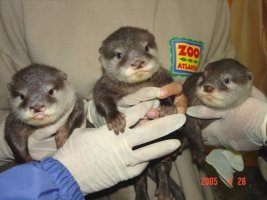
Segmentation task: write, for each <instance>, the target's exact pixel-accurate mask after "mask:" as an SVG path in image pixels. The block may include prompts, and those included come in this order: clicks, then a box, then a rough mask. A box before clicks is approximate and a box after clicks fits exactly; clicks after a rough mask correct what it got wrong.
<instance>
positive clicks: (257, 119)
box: [187, 97, 267, 187]
mask: <svg viewBox="0 0 267 200" xmlns="http://www.w3.org/2000/svg"><path fill="white" fill-rule="evenodd" d="M187 114H188V115H190V116H193V117H197V118H202V119H217V120H216V121H214V122H212V123H211V124H210V125H209V126H208V127H207V128H205V129H204V130H203V131H202V137H203V140H204V143H205V144H207V145H211V146H216V147H218V146H224V147H227V148H229V150H223V149H216V150H212V151H211V152H210V154H209V155H208V156H207V157H206V161H207V163H209V164H211V165H212V166H213V167H214V168H215V169H216V171H217V172H218V174H219V175H220V178H221V180H222V181H223V182H224V183H225V184H226V185H227V186H228V187H232V180H233V174H234V172H235V171H242V170H243V167H244V163H243V159H242V156H241V154H238V153H237V152H234V151H231V150H235V151H253V150H257V149H259V148H261V147H262V146H263V145H264V144H266V122H267V103H266V102H265V101H261V100H259V99H256V98H253V97H251V98H249V99H247V101H245V102H244V103H243V104H242V105H240V106H238V107H237V108H233V109H230V110H226V111H217V110H213V109H210V108H207V107H205V106H194V107H190V108H188V110H187Z"/></svg>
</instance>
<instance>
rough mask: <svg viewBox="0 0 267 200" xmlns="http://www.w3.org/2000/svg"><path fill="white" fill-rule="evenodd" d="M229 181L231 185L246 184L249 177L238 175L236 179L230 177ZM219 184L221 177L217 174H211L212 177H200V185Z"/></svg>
mask: <svg viewBox="0 0 267 200" xmlns="http://www.w3.org/2000/svg"><path fill="white" fill-rule="evenodd" d="M227 182H228V184H229V185H233V184H236V185H237V186H246V185H247V178H246V177H244V176H240V177H236V178H235V179H233V178H229V179H228V180H227ZM234 182H235V183H234ZM218 184H219V178H218V177H216V176H211V177H208V176H205V177H201V178H200V185H202V186H217V185H218Z"/></svg>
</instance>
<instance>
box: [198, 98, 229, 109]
mask: <svg viewBox="0 0 267 200" xmlns="http://www.w3.org/2000/svg"><path fill="white" fill-rule="evenodd" d="M200 100H201V101H202V102H203V103H204V104H205V105H206V106H209V107H212V108H224V107H225V102H224V101H223V100H221V99H218V98H215V97H213V96H211V95H207V96H202V97H201V98H200Z"/></svg>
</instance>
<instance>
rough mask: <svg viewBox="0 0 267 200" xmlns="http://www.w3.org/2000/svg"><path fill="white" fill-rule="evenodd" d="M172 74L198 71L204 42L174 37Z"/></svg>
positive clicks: (172, 44) (189, 73)
mask: <svg viewBox="0 0 267 200" xmlns="http://www.w3.org/2000/svg"><path fill="white" fill-rule="evenodd" d="M170 46H171V55H172V56H171V74H172V75H173V76H178V75H182V76H189V75H191V74H192V73H194V72H196V71H197V68H198V66H199V62H200V60H201V55H202V51H203V48H204V44H203V42H201V41H195V40H191V39H187V38H176V37H174V38H172V39H171V40H170Z"/></svg>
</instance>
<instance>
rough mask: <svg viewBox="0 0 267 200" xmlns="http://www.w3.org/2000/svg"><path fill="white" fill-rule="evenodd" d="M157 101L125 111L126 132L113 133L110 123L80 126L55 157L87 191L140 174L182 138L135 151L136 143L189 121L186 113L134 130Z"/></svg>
mask: <svg viewBox="0 0 267 200" xmlns="http://www.w3.org/2000/svg"><path fill="white" fill-rule="evenodd" d="M153 103H154V101H147V102H143V103H140V104H137V105H136V106H133V107H131V108H129V109H128V110H127V111H126V112H125V115H126V123H127V124H126V128H125V132H124V133H123V134H119V135H115V134H113V132H111V131H109V130H108V128H107V126H106V125H104V126H102V127H100V128H96V129H76V130H75V131H74V133H73V134H72V135H71V136H70V138H69V139H68V140H67V142H66V144H65V145H64V146H63V147H62V148H61V149H59V150H58V151H57V153H56V154H55V155H54V158H55V159H57V160H59V161H60V162H61V163H62V164H63V165H64V166H65V167H66V168H67V169H68V170H69V171H70V173H71V174H72V175H73V177H74V178H75V180H76V181H77V183H78V184H79V186H80V188H81V190H82V192H83V193H84V194H87V193H91V192H96V191H99V190H102V189H104V188H108V187H110V186H113V185H115V184H116V183H118V182H120V181H123V180H127V179H129V178H132V177H134V176H137V175H139V174H140V173H141V172H142V171H143V170H144V169H145V167H146V166H147V164H148V161H149V160H152V159H155V158H158V157H161V156H163V155H166V154H168V153H170V152H172V151H174V150H175V149H177V148H178V147H179V145H180V142H179V141H178V140H166V141H162V142H158V143H154V144H151V145H147V146H143V147H141V148H138V149H136V150H133V147H135V146H138V145H141V144H144V143H147V142H150V141H153V140H155V139H157V138H160V137H163V136H165V135H167V134H168V133H171V132H172V131H174V130H177V129H179V128H180V127H181V126H182V125H183V124H184V122H185V116H184V115H183V114H175V115H169V116H166V117H164V118H160V119H156V120H152V121H148V122H146V123H144V124H142V125H140V126H136V127H134V128H132V129H130V128H129V127H131V126H132V125H134V124H136V122H138V120H139V119H141V118H143V117H144V115H145V114H146V112H147V111H148V110H149V109H150V108H151V107H153Z"/></svg>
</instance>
